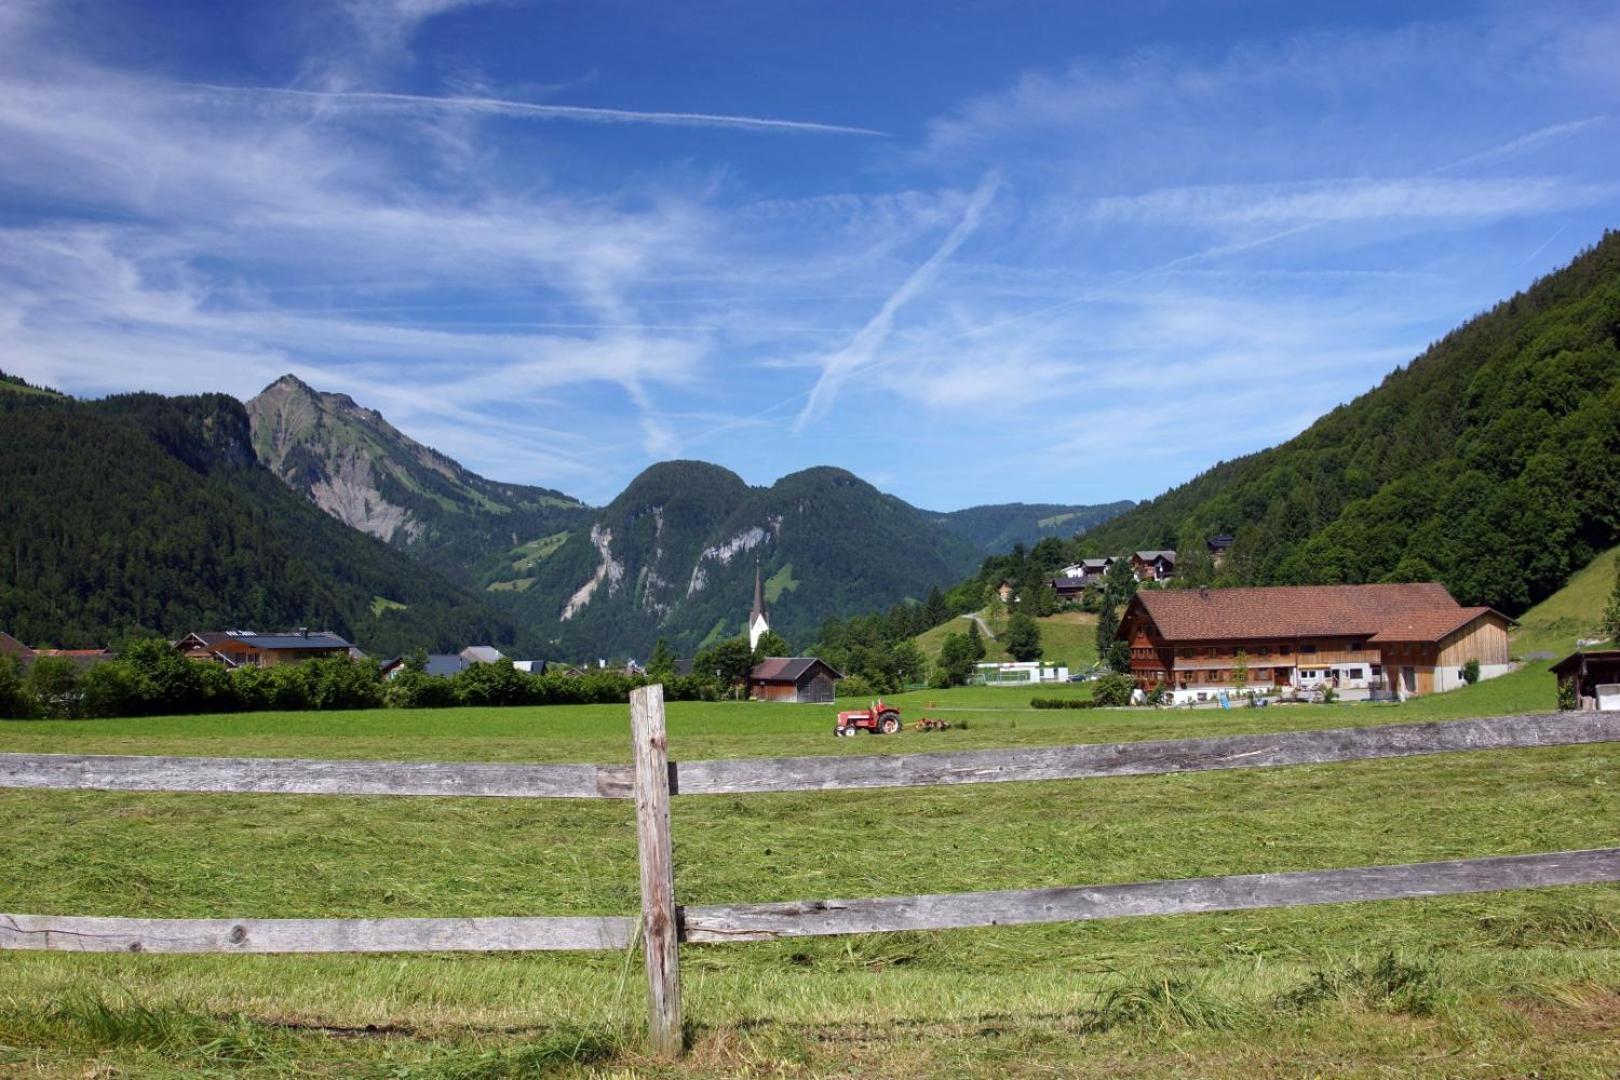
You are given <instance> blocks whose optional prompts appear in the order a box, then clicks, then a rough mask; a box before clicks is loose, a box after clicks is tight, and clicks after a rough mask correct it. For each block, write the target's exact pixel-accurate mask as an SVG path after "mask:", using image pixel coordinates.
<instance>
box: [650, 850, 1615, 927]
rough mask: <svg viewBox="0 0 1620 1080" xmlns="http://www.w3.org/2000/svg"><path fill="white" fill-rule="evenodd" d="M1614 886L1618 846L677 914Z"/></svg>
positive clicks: (971, 911)
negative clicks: (1383, 864) (1127, 883)
mask: <svg viewBox="0 0 1620 1080" xmlns="http://www.w3.org/2000/svg"><path fill="white" fill-rule="evenodd" d="M1610 881H1620V848H1602V849H1596V850H1592V851H1560V852H1554V853H1551V854H1545V855H1509V856H1503V857H1497V858H1489V859H1462V860H1454V861H1448V862H1429V863H1410V864H1406V865H1401V866H1363V867H1358V868H1355V869H1351V870H1304V871H1298V872H1293V873H1280V874H1244V875H1242V876H1238V877H1212V878H1190V879H1186V880H1182V881H1145V882H1138V883H1135V884H1130V885H1080V886H1069V887H1064V888H1055V889H1015V890H1010V891H1005V892H980V893H944V894H939V895H935V896H896V897H883V898H880V899H871V900H808V901H790V902H788V903H779V904H736V905H728V906H719V907H690V908H686V909H684V916H685V930H686V933H685V936H684V937H683V939H682V940H684V941H690V942H721V941H774V940H776V939H778V938H789V937H814V936H820V935H827V934H872V933H885V932H890V931H896V930H955V929H963V928H966V927H973V926H1017V925H1021V924H1027V923H1056V922H1082V921H1086V920H1091V919H1117V918H1124V917H1128V916H1136V915H1184V914H1191V913H1194V912H1200V911H1242V910H1248V909H1252V908H1282V907H1305V906H1309V905H1313V904H1342V903H1347V902H1350V901H1357V900H1401V899H1410V898H1413V897H1420V896H1451V895H1455V894H1458V893H1476V892H1496V891H1500V890H1503V889H1532V888H1541V887H1543V886H1552V885H1591V884H1598V883H1602V882H1610Z"/></svg>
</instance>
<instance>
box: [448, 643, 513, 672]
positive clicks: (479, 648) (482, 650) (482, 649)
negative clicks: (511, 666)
mask: <svg viewBox="0 0 1620 1080" xmlns="http://www.w3.org/2000/svg"><path fill="white" fill-rule="evenodd" d="M461 655H462V656H463V657H465V658H466V659H467V660H468V661H469V662H471V663H474V664H493V663H496V662H497V661H500V660H504V659H506V654H505V653H503V652H501V650H499V649H497V648H496V647H495V646H493V645H469V646H467V647H466V648H465V649H462V650H461ZM458 670H459V669H458Z"/></svg>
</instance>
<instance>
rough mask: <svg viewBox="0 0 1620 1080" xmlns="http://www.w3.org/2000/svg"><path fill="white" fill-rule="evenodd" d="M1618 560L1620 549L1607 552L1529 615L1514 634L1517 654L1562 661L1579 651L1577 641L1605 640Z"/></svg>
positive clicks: (1526, 613)
mask: <svg viewBox="0 0 1620 1080" xmlns="http://www.w3.org/2000/svg"><path fill="white" fill-rule="evenodd" d="M1616 557H1620V547H1617V548H1611V549H1610V550H1608V551H1605V552H1604V553H1603V554H1602V555H1599V556H1598V557H1597V558H1595V559H1593V560H1592V561H1591V562H1589V563H1587V564H1586V566H1585V568H1583V569H1581V570H1579V571H1577V572H1576V573H1575V574H1574V575H1572V576H1571V577H1570V579H1569V583H1568V584H1566V585H1565V586H1564V587H1563V588H1562V589H1559V590H1558V591H1557V592H1555V593H1553V594H1552V595H1551V596H1549V597H1547V599H1545V600H1543V601H1542V602H1541V603H1539V604H1537V605H1536V606H1535V607H1533V608H1531V609H1530V610H1529V611H1527V612H1525V613H1524V615H1522V616H1521V617H1520V618H1519V629H1518V632H1517V633H1515V634H1514V635H1513V652H1514V655H1516V656H1528V655H1531V654H1532V653H1550V654H1552V657H1553V659H1554V660H1559V659H1562V658H1563V657H1565V656H1568V655H1569V654H1570V653H1572V652H1574V651H1575V642H1576V641H1577V640H1579V639H1581V638H1596V637H1602V636H1603V631H1602V629H1601V624H1602V613H1603V608H1604V606H1605V605H1606V604H1607V603H1608V602H1609V594H1610V593H1612V592H1613V591H1614V578H1615V559H1616Z"/></svg>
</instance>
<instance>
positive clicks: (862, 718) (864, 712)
mask: <svg viewBox="0 0 1620 1080" xmlns="http://www.w3.org/2000/svg"><path fill="white" fill-rule="evenodd" d="M901 727H902V724H901V722H900V710H899V709H897V708H895V707H894V706H893V705H885V704H884V703H883V699H882V698H879V699H878V700H876V701H874V702H872V704H871V705H869V706H867V707H866V708H864V709H851V710H848V711H845V712H841V713H839V714H838V726H837V727H836V728H834V729H833V734H834V735H837V736H840V737H842V736H845V735H854V734H855V733H856V732H859V731H866V732H870V733H871V734H873V735H893V734H894V733H895V732H897V731H899V730H900V728H901Z"/></svg>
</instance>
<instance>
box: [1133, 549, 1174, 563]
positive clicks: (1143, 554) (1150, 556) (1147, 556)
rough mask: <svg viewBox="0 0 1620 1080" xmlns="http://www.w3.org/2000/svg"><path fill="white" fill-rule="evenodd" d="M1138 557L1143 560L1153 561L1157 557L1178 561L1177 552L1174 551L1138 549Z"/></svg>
mask: <svg viewBox="0 0 1620 1080" xmlns="http://www.w3.org/2000/svg"><path fill="white" fill-rule="evenodd" d="M1136 557H1137V558H1138V559H1141V560H1142V561H1143V562H1153V561H1154V560H1155V559H1164V560H1166V561H1168V562H1175V561H1176V553H1175V552H1173V551H1138V552H1137V553H1136Z"/></svg>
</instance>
